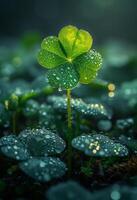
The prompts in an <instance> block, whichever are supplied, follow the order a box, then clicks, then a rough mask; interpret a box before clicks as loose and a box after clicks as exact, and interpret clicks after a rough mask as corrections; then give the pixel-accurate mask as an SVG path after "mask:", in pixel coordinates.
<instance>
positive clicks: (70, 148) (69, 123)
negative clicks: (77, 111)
mask: <svg viewBox="0 0 137 200" xmlns="http://www.w3.org/2000/svg"><path fill="white" fill-rule="evenodd" d="M67 115H68V135H67V139H68V155H67V157H68V175H69V176H71V171H72V146H71V140H72V110H71V90H70V89H68V90H67Z"/></svg>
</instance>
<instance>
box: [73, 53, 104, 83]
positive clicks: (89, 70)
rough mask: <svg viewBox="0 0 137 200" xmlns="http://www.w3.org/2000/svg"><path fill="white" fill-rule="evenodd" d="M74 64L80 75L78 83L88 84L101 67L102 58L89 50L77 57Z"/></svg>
mask: <svg viewBox="0 0 137 200" xmlns="http://www.w3.org/2000/svg"><path fill="white" fill-rule="evenodd" d="M74 64H75V66H76V69H77V71H78V73H79V75H80V83H84V84H88V83H90V82H91V81H92V80H93V79H94V78H95V77H96V75H97V72H98V70H99V69H100V67H101V65H102V57H101V55H100V54H99V53H98V52H96V51H93V50H90V51H89V52H87V53H84V54H82V55H80V56H79V57H77V58H76V59H75V60H74Z"/></svg>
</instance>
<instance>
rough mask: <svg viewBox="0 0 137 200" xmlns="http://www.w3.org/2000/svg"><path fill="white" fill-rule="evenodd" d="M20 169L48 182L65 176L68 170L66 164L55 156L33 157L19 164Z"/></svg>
mask: <svg viewBox="0 0 137 200" xmlns="http://www.w3.org/2000/svg"><path fill="white" fill-rule="evenodd" d="M19 167H20V169H21V170H22V171H23V172H25V173H26V174H27V175H29V176H31V177H32V178H34V179H36V180H38V181H41V182H47V181H50V180H51V179H54V178H59V177H61V176H63V175H64V174H65V172H66V170H67V168H66V165H65V164H64V163H63V162H62V161H61V160H60V159H59V158H53V157H42V158H31V159H29V160H26V161H24V162H21V163H20V164H19Z"/></svg>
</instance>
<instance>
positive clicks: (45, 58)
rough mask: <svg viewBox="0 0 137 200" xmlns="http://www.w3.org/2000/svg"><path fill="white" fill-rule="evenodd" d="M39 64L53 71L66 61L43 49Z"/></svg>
mask: <svg viewBox="0 0 137 200" xmlns="http://www.w3.org/2000/svg"><path fill="white" fill-rule="evenodd" d="M37 59H38V62H39V64H40V65H42V66H43V67H45V68H47V69H52V68H54V67H57V66H59V65H61V64H63V63H65V62H66V60H65V59H64V58H62V57H60V56H58V55H56V54H54V53H52V52H49V51H47V50H45V49H41V50H40V51H39V53H38V57H37Z"/></svg>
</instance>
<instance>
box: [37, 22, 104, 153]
mask: <svg viewBox="0 0 137 200" xmlns="http://www.w3.org/2000/svg"><path fill="white" fill-rule="evenodd" d="M92 42H93V38H92V36H91V35H90V34H89V33H88V32H87V31H85V30H82V29H78V28H77V27H75V26H71V25H69V26H65V27H63V28H62V29H61V30H60V31H59V34H58V37H57V36H49V37H46V38H45V39H44V40H43V41H42V44H41V49H40V51H39V53H38V62H39V64H40V65H42V66H43V67H45V68H47V69H48V80H49V83H50V85H51V86H53V87H55V88H59V89H61V90H67V113H68V130H69V131H68V132H69V133H68V145H69V147H68V149H69V154H68V155H70V154H71V153H70V148H71V140H72V131H71V129H72V120H71V118H72V111H71V90H72V89H73V88H75V87H76V86H77V85H78V83H82V84H88V83H90V82H91V81H92V80H93V79H94V78H95V77H96V75H97V72H98V70H99V69H100V67H101V65H102V57H101V55H100V54H99V53H97V52H96V51H94V50H91V47H92Z"/></svg>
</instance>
